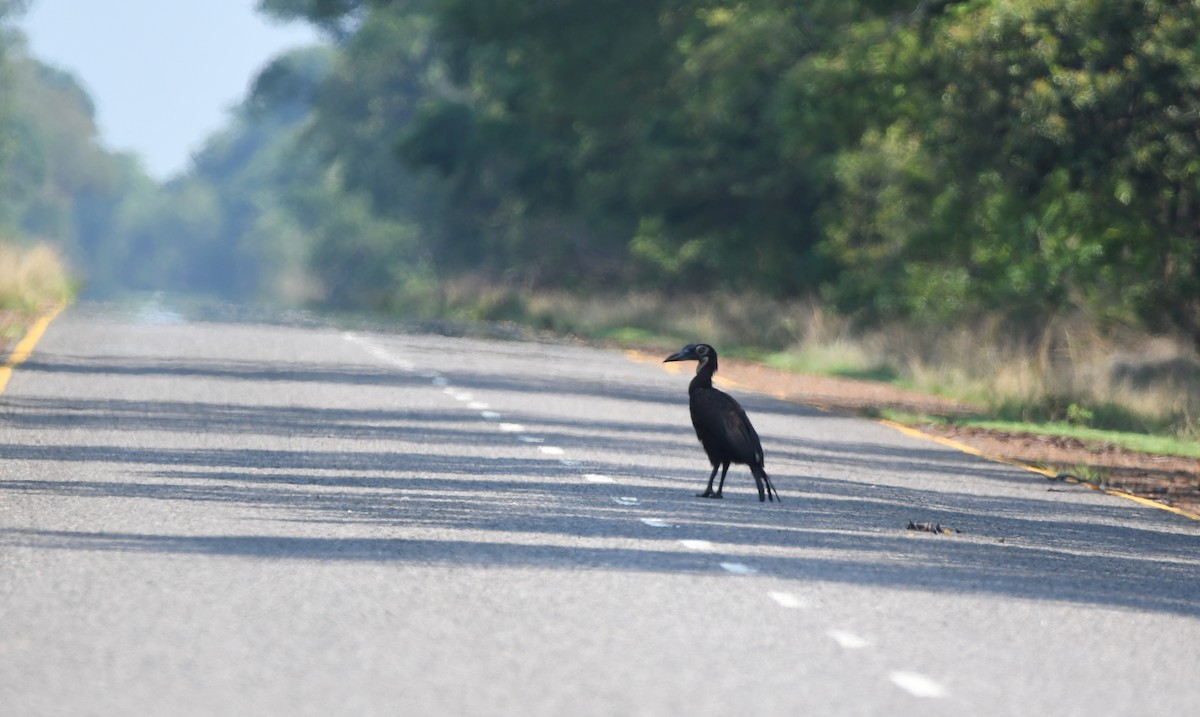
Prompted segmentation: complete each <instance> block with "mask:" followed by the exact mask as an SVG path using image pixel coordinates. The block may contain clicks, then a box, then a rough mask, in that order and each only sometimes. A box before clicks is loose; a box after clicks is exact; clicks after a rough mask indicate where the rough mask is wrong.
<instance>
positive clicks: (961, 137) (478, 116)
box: [0, 0, 1200, 343]
mask: <svg viewBox="0 0 1200 717" xmlns="http://www.w3.org/2000/svg"><path fill="white" fill-rule="evenodd" d="M260 8H261V9H262V10H263V11H264V12H267V13H269V14H271V15H273V16H276V17H281V18H287V19H299V20H305V21H308V22H312V23H314V24H315V25H317V26H318V27H320V28H322V29H323V30H324V31H325V32H326V34H327V36H328V38H329V44H328V46H327V47H323V48H310V49H306V50H302V51H297V52H294V53H290V54H288V55H285V56H283V57H281V58H279V59H277V60H276V61H274V62H273V63H272V64H270V65H269V66H267V67H266V68H263V70H262V72H261V73H260V74H259V76H258V79H257V81H256V82H255V83H254V86H253V90H252V92H251V93H250V95H249V96H248V97H247V98H246V101H245V102H244V103H243V105H242V106H241V107H240V108H239V110H238V111H237V113H235V115H234V117H232V118H231V123H230V126H229V127H228V128H227V129H226V130H225V131H223V132H222V133H220V134H218V135H217V136H215V137H213V138H211V139H210V141H209V142H208V143H207V145H206V146H205V148H204V149H203V150H202V151H201V152H200V153H199V154H198V155H197V156H196V158H195V161H194V165H193V169H192V171H191V172H189V173H188V174H187V175H185V176H184V177H181V178H178V179H176V180H174V181H172V182H170V183H168V184H166V185H164V186H154V185H153V183H147V181H146V180H145V178H144V177H140V176H139V175H138V174H137V172H135V171H133V170H132V169H131V168H130V162H129V161H128V159H127V158H121V157H112V156H108V157H107V158H106V159H104V160H103V161H102V162H101V163H102V164H106V166H108V167H109V168H108V169H107V170H105V172H102V173H101V174H103V175H104V177H105V179H104V181H103V182H101V184H104V182H107V184H104V187H103V191H101V192H100V194H101V195H103V193H104V191H107V192H109V194H108V195H105V196H109V197H110V198H111V197H119V201H115V200H114V201H115V204H113V206H108V205H106V204H105V201H104V200H103V197H101V198H100V199H97V198H96V197H95V196H94V195H89V197H91V198H90V199H88V200H86V201H81V202H78V203H76V204H75V206H74V209H73V211H74V216H75V217H76V219H75V221H76V226H77V227H91V229H87V230H86V231H85V230H83V229H77V231H82V232H83V234H81V235H79V237H78V238H77V239H76V241H77V243H79V244H80V245H81V251H82V252H83V254H84V255H85V256H87V257H88V258H87V262H88V266H89V267H91V270H92V271H93V272H95V274H96V276H97V277H98V278H101V279H104V278H105V277H113V276H116V275H117V274H120V273H122V272H124V274H125V275H124V276H123V277H122V279H121V280H122V281H124V282H129V281H132V282H134V283H135V284H136V283H138V282H140V283H141V284H144V285H158V284H166V285H170V286H172V287H174V288H178V286H179V285H180V284H182V285H183V286H184V288H194V289H197V290H211V291H216V292H220V293H223V294H225V295H231V296H235V297H238V298H243V299H245V298H254V297H263V296H277V295H287V296H292V297H294V298H301V299H305V300H311V301H317V302H323V303H326V304H330V305H338V306H348V307H362V306H367V307H372V308H384V309H387V308H398V307H404V306H411V305H412V303H411V302H413V301H419V299H420V297H421V296H423V295H425V294H427V293H428V292H429V291H430V287H434V286H436V284H437V282H438V281H440V280H443V279H445V278H446V277H450V276H456V275H463V274H471V275H480V276H483V277H486V278H488V279H489V280H492V281H498V282H511V283H518V284H520V285H523V286H531V287H537V286H551V287H556V288H567V289H574V290H579V291H589V290H604V289H612V288H616V289H623V288H628V287H638V288H652V289H657V290H661V291H664V292H681V293H703V292H715V291H730V292H749V293H758V294H762V295H764V296H772V297H790V296H803V295H815V296H820V297H822V298H823V299H824V300H825V301H826V302H828V303H829V304H830V305H831V306H833V307H834V308H836V309H837V310H840V311H842V312H845V313H848V314H853V315H855V316H858V317H861V318H862V319H864V320H876V321H880V320H891V319H895V318H899V319H904V320H909V321H934V322H944V321H953V320H967V319H970V318H971V317H973V316H976V315H979V314H981V313H999V314H1002V315H1008V316H1012V317H1014V318H1015V319H1017V320H1026V319H1028V318H1030V317H1039V316H1050V315H1053V314H1055V313H1058V312H1064V311H1073V312H1083V313H1085V314H1087V315H1089V316H1092V317H1094V318H1095V320H1096V321H1097V322H1098V323H1101V324H1103V323H1104V322H1119V323H1137V324H1140V325H1142V326H1144V327H1147V328H1150V329H1152V330H1181V331H1183V332H1186V333H1187V334H1188V335H1189V336H1191V337H1192V338H1193V340H1195V341H1197V342H1198V343H1200V241H1198V240H1200V202H1198V197H1197V195H1198V193H1200V159H1197V158H1198V157H1200V151H1198V150H1200V146H1198V144H1200V37H1198V26H1200V3H1198V2H1194V1H1192V2H1158V1H1155V0H1141V1H1134V0H1106V1H1100V0H1008V1H1005V2H1001V1H999V0H968V1H965V2H956V1H953V0H943V1H937V0H905V1H899V0H839V1H838V2H829V1H822V0H815V1H812V2H804V3H796V2H784V1H783V0H758V1H756V2H749V3H730V2H715V1H678V0H677V1H670V0H642V1H640V2H628V1H627V0H404V1H401V0H390V1H389V0H261V2H260ZM10 44H11V43H10ZM7 64H8V65H10V66H11V65H12V64H13V57H12V53H11V52H10V53H9V57H8V60H7ZM10 69H11V67H10ZM7 74H8V75H13V74H14V73H12V72H9V73H7ZM18 74H19V73H18ZM43 79H45V78H43ZM59 80H60V81H61V82H60V84H61V83H63V82H65V80H63V79H62V78H59ZM6 81H8V82H10V83H11V82H12V78H11V77H10V78H9V79H8V80H6ZM50 84H53V82H50ZM68 84H69V83H68ZM63 87H65V85H63ZM63 87H60V91H62V92H67V94H70V91H68V90H67V89H63ZM76 89H77V88H76ZM10 90H11V88H8V87H6V88H5V89H4V97H5V98H6V101H5V102H4V103H3V104H2V105H0V110H11V105H12V104H13V101H14V98H16V101H17V103H18V104H20V103H26V104H28V103H27V102H26V101H25V100H23V99H21V98H22V97H24V96H25V95H24V94H23V93H13V92H11V91H10ZM75 101H76V102H78V103H79V105H80V109H79V111H80V112H81V113H83V114H84V115H86V114H87V113H86V102H83V101H82V100H81V99H80V98H79V97H77V96H76V98H75ZM25 111H28V109H26V110H25ZM6 115H11V111H6ZM9 124H10V125H11V124H12V123H11V122H10V123H9ZM18 124H19V123H18ZM17 129H18V130H19V131H17V132H15V133H14V131H12V127H11V126H10V128H9V131H6V132H4V135H5V137H6V138H7V141H6V142H5V144H4V145H3V146H4V147H8V148H10V149H9V150H7V151H6V154H5V157H6V161H5V164H4V165H3V168H4V172H5V173H6V174H7V175H9V176H12V175H14V173H16V174H20V173H21V172H24V171H25V170H23V169H22V170H20V172H18V171H17V168H19V167H22V166H23V165H22V164H21V162H22V161H24V162H26V164H28V162H29V161H31V160H29V159H28V158H26V159H24V160H23V159H21V156H20V152H17V153H16V154H14V153H13V151H12V150H11V147H13V146H19V147H25V146H26V145H27V144H28V142H29V141H30V140H29V138H28V137H24V136H22V135H20V131H27V132H28V131H33V130H28V128H26V129H25V130H21V128H20V127H17ZM37 131H43V130H41V129H38V130H37ZM14 138H16V139H14ZM56 146H57V145H56ZM121 167H124V169H119V168H121ZM81 176H83V175H81ZM72 181H75V182H76V183H79V182H81V181H83V180H81V179H79V178H73V179H72ZM92 181H93V183H95V182H97V181H100V180H98V179H95V178H93V180H92ZM32 184H33V183H31V185H30V187H32ZM39 186H42V187H43V188H44V184H43V185H39ZM71 191H74V190H73V189H72V190H71ZM28 192H33V190H32V189H31V188H27V195H28V196H32V194H28ZM27 195H20V196H27ZM10 196H12V197H16V196H18V194H12V195H10V194H9V192H8V190H7V189H6V191H5V205H6V206H5V207H4V209H3V211H4V212H5V217H6V218H8V217H11V216H13V214H12V207H11V206H8V205H10V204H12V202H10V201H9V198H10ZM72 196H78V195H72ZM47 201H50V199H47ZM51 204H53V202H51ZM106 207H107V208H106ZM114 207H116V208H114ZM39 211H41V210H39ZM52 216H54V212H52V211H51V212H49V214H47V213H46V212H44V211H41V213H38V212H34V213H33V214H30V213H28V212H27V213H26V214H25V215H24V217H25V218H24V219H23V220H22V221H25V222H26V223H29V222H33V223H35V224H36V222H37V221H48V219H47V217H52ZM84 220H86V221H84ZM57 221H60V222H61V221H62V220H61V217H60V219H59V220H57ZM38 226H39V231H47V232H51V233H54V232H62V231H65V230H64V228H63V227H57V228H56V227H41V226H40V225H38ZM88 232H92V234H89V233H88ZM88 252H91V253H90V254H88ZM150 257H153V260H150ZM105 262H107V263H108V264H105ZM111 264H116V265H119V266H109V265H111ZM104 267H108V268H104ZM139 271H140V272H142V275H139V274H138V272H139ZM104 280H108V279H104ZM113 281H115V279H113ZM192 285H194V286H192Z"/></svg>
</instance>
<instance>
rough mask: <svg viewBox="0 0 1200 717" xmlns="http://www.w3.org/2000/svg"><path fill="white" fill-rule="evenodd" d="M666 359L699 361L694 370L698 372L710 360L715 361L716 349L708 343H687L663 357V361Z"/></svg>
mask: <svg viewBox="0 0 1200 717" xmlns="http://www.w3.org/2000/svg"><path fill="white" fill-rule="evenodd" d="M668 361H699V362H700V365H699V366H697V367H696V371H697V372H699V370H700V369H702V368H704V366H705V365H707V364H708V363H709V362H710V361H711V362H712V363H714V364H715V363H716V361H717V350H716V349H714V348H713V347H712V346H709V345H708V344H688V345H687V346H684V347H683V348H681V349H679V350H678V351H676V352H675V353H673V354H671V355H670V356H668V357H666V358H665V359H663V363H667V362H668Z"/></svg>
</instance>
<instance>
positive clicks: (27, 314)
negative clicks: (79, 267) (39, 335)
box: [0, 240, 75, 352]
mask: <svg viewBox="0 0 1200 717" xmlns="http://www.w3.org/2000/svg"><path fill="white" fill-rule="evenodd" d="M74 293H75V288H74V286H73V284H72V280H71V277H70V274H69V272H68V270H67V267H66V265H65V263H64V262H63V260H62V258H61V257H60V256H59V254H58V252H56V251H55V250H54V249H52V248H51V247H50V246H48V245H46V244H38V245H34V246H18V245H16V244H12V243H9V242H6V241H3V240H0V352H2V351H3V350H4V348H5V347H6V346H7V344H8V343H9V342H10V341H13V340H14V339H19V338H20V337H21V334H22V333H24V331H25V328H26V327H27V326H28V325H29V323H30V321H32V320H33V319H34V318H36V317H37V316H38V315H40V314H42V313H45V312H46V311H48V310H50V309H51V308H53V307H55V306H60V305H62V304H65V303H67V302H68V301H70V300H71V298H72V297H73V296H74Z"/></svg>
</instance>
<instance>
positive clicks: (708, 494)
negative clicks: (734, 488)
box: [696, 490, 725, 498]
mask: <svg viewBox="0 0 1200 717" xmlns="http://www.w3.org/2000/svg"><path fill="white" fill-rule="evenodd" d="M696 496H697V497H699V498H724V497H725V496H723V495H721V494H720V493H714V492H712V491H711V490H706V491H704V492H703V493H697V494H696Z"/></svg>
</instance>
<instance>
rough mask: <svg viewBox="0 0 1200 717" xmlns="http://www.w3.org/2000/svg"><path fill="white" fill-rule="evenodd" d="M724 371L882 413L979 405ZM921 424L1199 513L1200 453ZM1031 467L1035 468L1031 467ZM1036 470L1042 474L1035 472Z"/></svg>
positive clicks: (1089, 482) (759, 386)
mask: <svg viewBox="0 0 1200 717" xmlns="http://www.w3.org/2000/svg"><path fill="white" fill-rule="evenodd" d="M718 376H723V377H724V378H725V379H727V380H729V381H732V382H733V383H735V384H737V385H738V386H743V387H745V388H748V389H751V390H754V391H759V392H762V393H767V394H770V395H773V396H776V397H778V398H783V399H786V400H788V401H795V402H797V403H804V404H808V405H813V406H817V407H819V408H823V409H826V410H829V411H835V412H839V413H852V414H858V415H878V413H879V411H880V410H881V409H883V408H891V409H896V410H901V411H907V412H910V413H925V414H930V415H941V416H955V415H967V414H970V413H972V412H974V411H975V410H976V409H975V407H973V406H971V405H969V404H965V403H961V402H958V401H951V400H948V399H944V398H940V397H938V396H931V395H928V394H923V393H920V392H917V391H909V390H905V389H900V388H896V387H893V386H889V385H887V384H884V383H878V382H874V381H859V380H854V379H843V378H835V377H831V376H806V375H802V374H795V373H791V372H788V371H780V370H777V369H772V368H769V367H767V366H763V365H761V364H757V363H753V362H750V361H738V360H722V361H721V370H720V373H719V374H718ZM918 428H919V430H921V431H922V432H924V433H926V434H929V435H933V436H940V437H942V438H947V439H950V440H953V441H956V442H958V443H962V444H964V445H967V446H970V447H971V448H974V449H975V450H977V451H980V452H981V453H983V454H984V455H986V456H988V457H992V458H999V459H1003V460H1006V461H1011V462H1015V463H1020V464H1022V465H1027V466H1034V467H1037V468H1040V469H1045V470H1048V472H1050V473H1051V474H1053V475H1061V476H1063V477H1062V478H1061V479H1060V480H1063V481H1064V482H1068V483H1073V484H1076V485H1077V486H1082V487H1081V488H1080V489H1081V490H1082V489H1083V487H1087V488H1093V489H1103V488H1108V489H1114V490H1119V491H1124V492H1126V493H1132V494H1133V495H1137V496H1141V497H1143V498H1148V499H1150V500H1153V501H1157V502H1159V503H1163V504H1166V505H1169V506H1172V507H1175V508H1178V509H1179V510H1183V511H1186V512H1188V513H1191V514H1193V515H1194V516H1200V461H1198V460H1195V459H1191V458H1180V457H1174V456H1159V455H1154V454H1150V453H1139V452H1137V451H1130V450H1127V449H1125V448H1121V447H1120V446H1116V445H1113V444H1110V443H1103V444H1102V443H1092V442H1085V441H1081V440H1079V439H1076V438H1064V437H1057V436H1039V435H1033V434H1025V433H1010V432H1006V431H996V430H990V429H983V428H971V427H961V426H948V425H943V424H929V425H924V426H918ZM1031 475H1032V474H1031ZM1033 477H1035V478H1036V476H1033Z"/></svg>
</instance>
